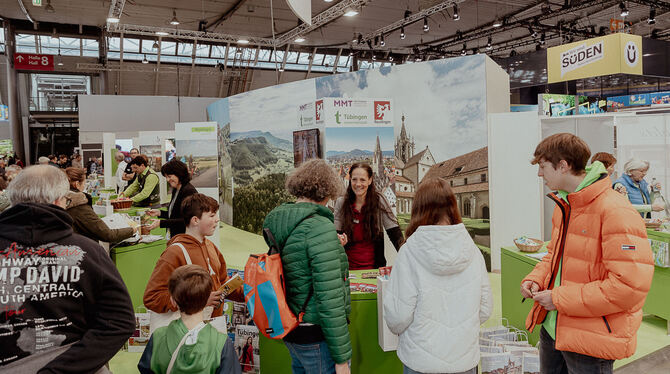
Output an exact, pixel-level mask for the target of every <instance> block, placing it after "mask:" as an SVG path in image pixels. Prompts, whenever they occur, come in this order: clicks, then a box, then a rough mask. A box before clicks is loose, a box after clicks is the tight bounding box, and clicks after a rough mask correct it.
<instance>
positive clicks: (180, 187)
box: [147, 159, 198, 236]
mask: <svg viewBox="0 0 670 374" xmlns="http://www.w3.org/2000/svg"><path fill="white" fill-rule="evenodd" d="M161 174H163V176H164V177H165V179H167V181H168V184H170V187H172V198H171V199H170V205H169V206H168V210H166V211H165V210H163V211H161V210H157V209H152V210H149V211H147V214H148V215H150V216H158V217H159V218H162V219H161V220H160V221H159V220H154V222H153V223H152V224H151V226H150V229H151V230H153V229H155V228H156V227H159V226H160V227H163V228H166V229H168V230H169V231H170V236H175V235H178V234H183V233H184V232H185V231H186V225H185V224H184V219H183V218H182V214H181V203H182V202H183V201H184V199H186V198H187V197H189V196H191V195H193V194H196V193H198V190H196V189H195V187H193V185H192V184H191V176H190V175H189V173H188V169H187V168H186V165H185V164H184V163H183V162H181V161H179V160H176V159H173V160H171V161H169V162H167V163H165V164H163V166H162V167H161Z"/></svg>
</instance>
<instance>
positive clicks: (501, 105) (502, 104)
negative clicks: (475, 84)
mask: <svg viewBox="0 0 670 374" xmlns="http://www.w3.org/2000/svg"><path fill="white" fill-rule="evenodd" d="M509 107H510V94H509V75H508V74H507V72H506V71H505V70H503V69H502V68H501V67H500V66H499V65H498V64H496V63H495V62H494V61H493V60H491V59H490V58H488V57H487V58H486V113H489V114H491V113H507V112H509Z"/></svg>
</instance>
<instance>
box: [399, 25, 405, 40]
mask: <svg viewBox="0 0 670 374" xmlns="http://www.w3.org/2000/svg"><path fill="white" fill-rule="evenodd" d="M403 39H405V27H404V26H403V27H401V28H400V40H403Z"/></svg>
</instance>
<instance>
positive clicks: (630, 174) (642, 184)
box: [613, 158, 665, 218]
mask: <svg viewBox="0 0 670 374" xmlns="http://www.w3.org/2000/svg"><path fill="white" fill-rule="evenodd" d="M623 169H624V174H623V175H622V176H621V177H620V178H619V179H617V180H616V182H614V186H613V187H614V189H615V190H616V191H619V192H622V191H623V190H624V189H625V193H624V194H625V195H626V196H627V197H628V200H630V202H631V204H633V208H635V209H636V210H637V211H638V212H640V215H641V216H642V218H651V212H652V211H654V212H660V211H662V210H663V209H665V203H663V202H661V201H659V202H654V201H655V200H656V198H658V197H659V195H660V194H661V184H660V183H653V184H652V185H651V186H650V185H649V183H647V181H646V180H645V179H644V177H645V176H646V175H647V172H648V171H649V161H645V160H639V159H636V158H631V159H630V160H628V162H626V163H625V164H624V166H623ZM622 187H623V188H622ZM622 193H623V192H622Z"/></svg>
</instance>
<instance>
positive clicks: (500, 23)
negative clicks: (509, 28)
mask: <svg viewBox="0 0 670 374" xmlns="http://www.w3.org/2000/svg"><path fill="white" fill-rule="evenodd" d="M500 26H502V21H501V20H500V18H496V19H495V21H493V27H500Z"/></svg>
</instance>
